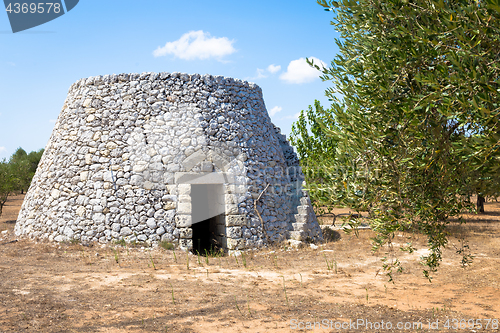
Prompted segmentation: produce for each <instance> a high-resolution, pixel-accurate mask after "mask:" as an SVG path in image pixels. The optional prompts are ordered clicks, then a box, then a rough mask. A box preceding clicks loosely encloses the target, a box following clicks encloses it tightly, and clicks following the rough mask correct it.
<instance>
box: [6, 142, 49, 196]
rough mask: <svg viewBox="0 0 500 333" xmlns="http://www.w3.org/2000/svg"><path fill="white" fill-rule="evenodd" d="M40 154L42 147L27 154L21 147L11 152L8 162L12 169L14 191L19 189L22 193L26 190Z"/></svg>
mask: <svg viewBox="0 0 500 333" xmlns="http://www.w3.org/2000/svg"><path fill="white" fill-rule="evenodd" d="M42 154H43V149H40V150H38V151H32V152H31V153H29V154H27V153H26V151H25V150H24V149H23V148H21V147H19V148H18V149H17V150H16V151H15V152H14V154H12V156H11V157H10V160H9V164H10V165H11V166H12V168H13V170H14V172H13V182H14V184H15V185H14V187H15V190H16V191H20V192H21V194H22V193H24V191H27V190H28V188H29V186H30V184H31V180H32V179H33V176H34V175H35V172H36V168H37V166H38V163H39V162H40V159H41V157H42Z"/></svg>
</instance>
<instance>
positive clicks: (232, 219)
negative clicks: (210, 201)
mask: <svg viewBox="0 0 500 333" xmlns="http://www.w3.org/2000/svg"><path fill="white" fill-rule="evenodd" d="M247 223H248V219H247V217H246V216H245V215H228V216H226V225H227V226H228V227H235V226H246V225H247Z"/></svg>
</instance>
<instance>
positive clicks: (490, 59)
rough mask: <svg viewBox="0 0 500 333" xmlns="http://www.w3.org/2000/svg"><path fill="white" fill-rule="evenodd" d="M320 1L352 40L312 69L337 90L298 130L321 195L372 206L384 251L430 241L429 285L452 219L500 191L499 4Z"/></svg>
mask: <svg viewBox="0 0 500 333" xmlns="http://www.w3.org/2000/svg"><path fill="white" fill-rule="evenodd" d="M317 2H318V3H319V4H320V5H321V6H323V7H324V8H325V10H327V11H330V12H332V13H333V14H334V20H333V21H332V22H331V24H332V25H333V26H334V27H335V28H336V30H337V31H339V32H340V34H341V39H339V40H336V44H337V45H338V47H339V50H340V51H339V54H338V55H337V56H336V57H335V59H334V60H333V61H332V63H331V66H330V67H329V68H320V67H319V66H317V64H313V63H311V65H313V66H315V67H316V68H318V69H319V70H321V71H322V73H323V76H322V79H323V80H330V81H332V83H333V87H332V88H330V89H328V90H327V92H326V94H327V96H328V97H329V98H330V100H331V102H332V105H331V107H330V108H329V109H324V108H323V107H321V105H319V103H318V102H316V103H315V106H314V108H313V107H310V108H309V110H307V111H305V112H304V111H303V112H302V114H301V116H300V118H299V121H298V122H296V123H295V124H294V127H293V130H292V142H293V144H294V145H295V146H296V147H297V151H298V154H299V156H300V158H301V160H302V164H303V167H304V170H305V171H306V176H307V180H308V181H309V186H310V190H311V191H310V193H311V195H312V196H313V199H314V200H315V201H316V202H317V203H318V204H319V205H321V206H331V205H342V206H349V207H352V208H355V209H358V210H365V209H368V210H369V211H370V215H371V218H372V220H371V225H372V228H373V230H374V231H375V232H376V234H377V236H376V237H375V239H374V248H375V249H377V248H379V247H381V246H382V245H384V244H387V243H389V242H390V241H391V239H392V237H394V233H395V232H396V231H407V230H413V231H418V232H421V233H423V234H425V235H426V236H427V240H428V247H429V250H430V254H429V255H427V256H425V257H424V260H423V261H424V264H425V265H427V268H426V269H425V270H424V274H425V275H426V276H427V277H430V273H431V272H432V271H434V270H435V269H436V268H437V267H438V265H439V262H440V261H441V252H442V248H443V247H444V246H446V244H447V242H448V239H447V234H446V230H445V228H446V225H447V224H448V223H449V220H448V218H449V217H453V216H456V217H460V214H462V213H463V212H464V211H474V205H473V203H472V202H471V200H470V196H471V195H472V194H477V195H478V196H479V197H480V198H481V197H485V196H498V195H499V194H500V193H499V192H500V1H499V0H454V1H445V0H386V1H378V0H356V1H354V0H342V1H327V0H318V1H317ZM402 249H403V250H406V251H410V252H411V251H413V250H414V248H413V245H412V244H411V243H408V244H407V245H406V246H403V247H402ZM464 260H465V259H464ZM385 267H386V268H387V269H388V271H389V273H390V271H391V270H392V269H394V268H396V267H397V268H398V269H399V263H398V261H397V260H396V261H392V262H386V264H385Z"/></svg>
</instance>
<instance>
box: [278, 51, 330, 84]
mask: <svg viewBox="0 0 500 333" xmlns="http://www.w3.org/2000/svg"><path fill="white" fill-rule="evenodd" d="M309 59H310V60H313V61H314V64H316V65H319V66H320V67H326V64H325V63H324V62H323V61H321V60H319V59H318V58H315V57H310V58H309ZM320 74H321V73H320V72H319V71H318V70H317V69H316V68H314V67H311V66H309V64H308V63H307V62H306V59H305V58H300V59H297V60H292V61H290V64H289V65H288V68H287V70H286V72H285V73H283V74H281V75H280V79H282V80H283V81H285V82H287V83H296V84H300V83H308V82H312V81H314V80H315V79H317V78H319V76H320Z"/></svg>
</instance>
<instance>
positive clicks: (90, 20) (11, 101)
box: [0, 0, 338, 159]
mask: <svg viewBox="0 0 500 333" xmlns="http://www.w3.org/2000/svg"><path fill="white" fill-rule="evenodd" d="M331 15H332V14H331V13H330V12H326V11H324V10H323V8H322V7H321V6H319V5H318V4H316V1H315V0H295V1H290V0H287V1H285V0H266V1H264V0H252V1H229V0H211V1H200V0H192V1H171V0H162V1H160V0H149V1H137V0H136V1H131V0H106V1H102V0H101V1H97V0H80V2H79V4H78V5H77V6H76V7H75V8H74V9H73V10H71V11H70V12H68V13H67V14H65V15H63V16H61V17H59V18H57V19H55V20H53V21H50V22H48V23H46V24H43V25H41V26H38V27H35V28H32V29H30V30H26V31H23V32H19V33H16V34H13V33H12V31H11V28H10V24H9V21H8V17H7V13H6V12H4V13H0V50H1V52H0V159H1V158H8V157H9V156H10V155H11V154H12V153H13V152H14V151H15V150H16V148H17V147H23V148H24V149H25V150H26V151H28V152H29V151H32V150H38V149H40V148H44V147H45V145H46V143H47V141H48V139H49V137H50V134H51V133H52V129H53V126H54V124H55V119H56V118H57V116H58V115H59V112H60V111H61V108H62V105H63V103H64V100H65V98H66V94H67V91H68V89H69V87H70V85H71V84H72V83H73V82H75V81H77V80H79V79H80V78H83V77H88V76H95V75H104V74H113V73H115V74H118V73H142V72H184V73H190V74H192V73H199V74H212V75H224V76H229V77H234V78H239V79H244V80H248V81H252V82H255V83H257V84H258V85H259V86H260V87H261V88H262V90H263V93H264V101H265V103H266V107H267V110H268V111H269V113H270V114H271V118H272V120H273V122H274V123H275V124H276V125H277V126H279V127H280V128H281V129H282V132H283V133H285V134H287V135H288V134H289V133H290V131H291V125H292V122H293V121H294V120H295V117H296V115H297V113H299V112H300V110H302V109H305V108H307V106H308V105H310V104H313V102H314V99H319V100H320V101H321V102H322V104H324V105H327V104H328V100H327V98H326V97H325V93H324V91H325V89H326V88H327V87H329V86H330V85H331V82H322V81H321V80H320V79H319V74H320V73H319V72H317V71H314V70H311V69H310V68H308V67H307V65H304V58H305V57H314V58H316V59H317V60H318V61H323V62H324V63H326V64H329V63H330V62H331V60H332V59H333V58H334V57H335V54H336V53H337V51H338V49H337V47H336V45H335V43H334V38H335V37H338V34H337V33H336V31H335V30H334V28H333V27H332V26H331V25H330V20H331V18H332V16H331Z"/></svg>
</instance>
